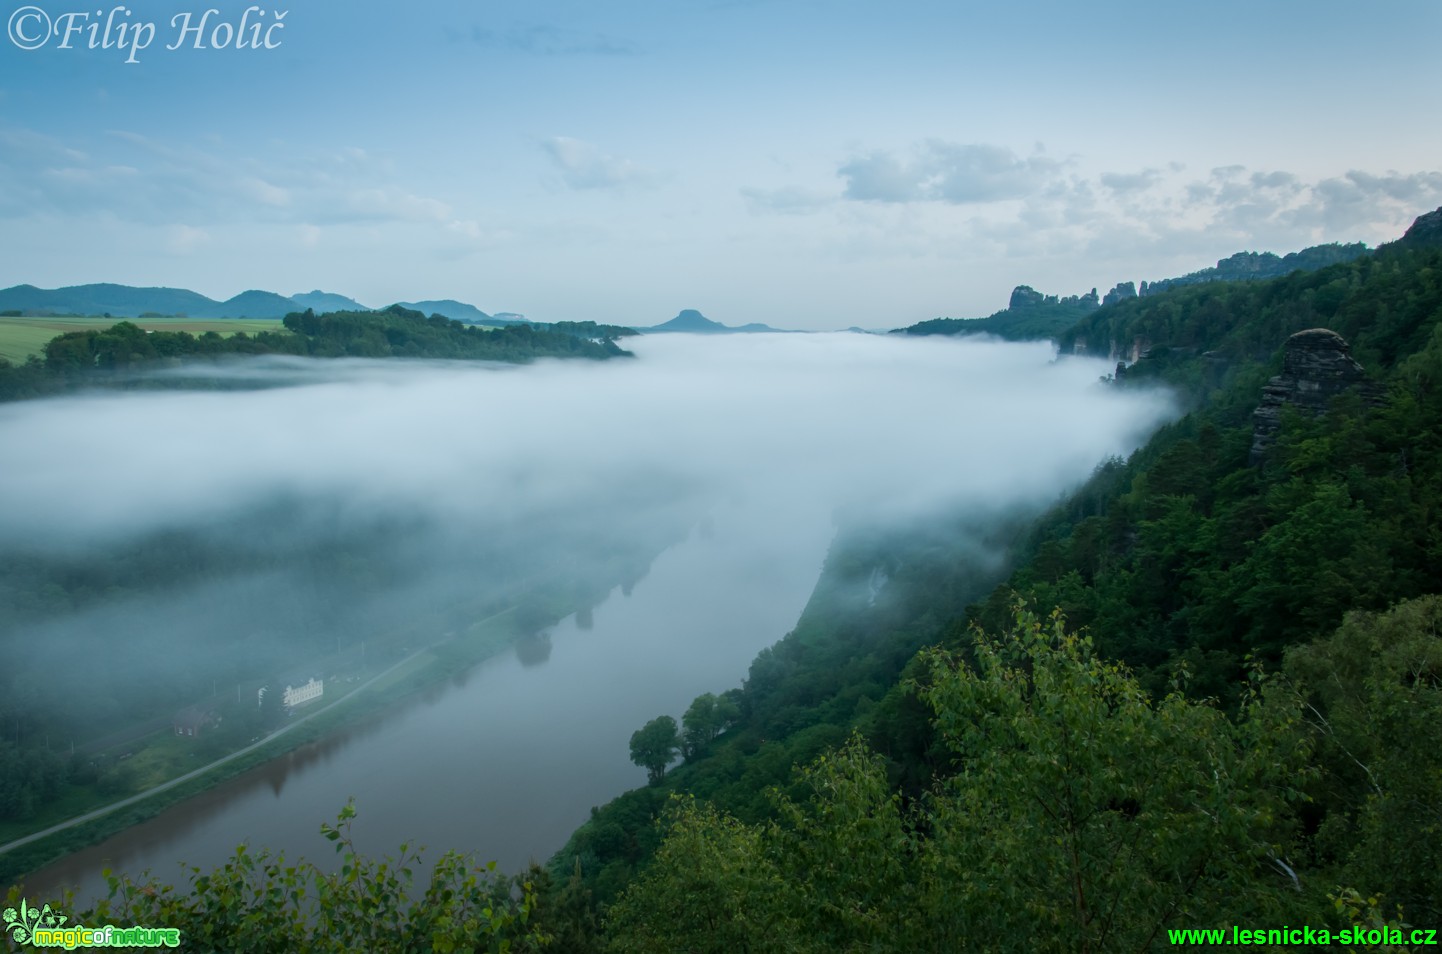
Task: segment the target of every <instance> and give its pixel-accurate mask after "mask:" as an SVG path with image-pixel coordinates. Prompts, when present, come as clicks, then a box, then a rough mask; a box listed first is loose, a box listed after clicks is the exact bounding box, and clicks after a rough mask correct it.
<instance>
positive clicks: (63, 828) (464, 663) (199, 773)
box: [0, 606, 526, 883]
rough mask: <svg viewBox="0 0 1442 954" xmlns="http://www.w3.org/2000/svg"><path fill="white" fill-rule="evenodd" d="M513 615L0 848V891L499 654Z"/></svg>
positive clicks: (511, 632)
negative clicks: (257, 736)
mask: <svg viewBox="0 0 1442 954" xmlns="http://www.w3.org/2000/svg"><path fill="white" fill-rule="evenodd" d="M515 614H516V607H514V606H512V607H509V608H507V609H505V610H502V611H500V612H498V613H494V614H492V615H491V616H489V617H487V618H485V619H482V620H479V621H477V622H475V623H473V624H471V626H470V627H468V628H467V630H466V632H464V633H462V634H458V635H456V636H453V637H450V638H448V639H445V640H443V641H441V642H438V643H435V644H433V645H430V646H427V647H425V648H422V649H419V650H416V651H415V652H413V653H411V654H409V655H408V656H405V657H404V658H402V659H400V660H398V661H397V662H395V663H393V664H391V665H390V666H388V667H386V668H385V669H383V670H382V671H381V672H379V673H377V674H375V675H374V676H372V677H370V678H369V679H368V680H366V681H365V682H364V683H362V684H360V685H358V686H356V687H355V688H354V689H352V690H351V691H350V692H348V693H347V694H346V695H345V696H343V697H341V698H339V699H336V700H335V701H334V702H331V703H329V704H327V705H326V706H325V707H324V708H321V709H317V710H316V711H314V712H311V713H308V714H305V715H303V716H299V717H297V718H296V719H294V720H293V721H291V722H289V723H287V724H286V725H284V726H282V727H280V728H279V729H277V730H276V731H274V732H272V733H271V734H270V735H268V736H266V737H265V738H263V739H261V740H260V741H258V742H254V743H251V744H249V745H247V746H245V747H244V748H241V749H239V750H237V751H235V752H231V753H229V754H227V755H225V756H223V757H221V758H219V759H216V760H215V761H213V762H211V763H209V764H208V765H205V766H202V767H200V768H198V769H194V770H192V771H190V772H187V773H185V774H183V775H181V776H178V777H176V778H173V779H170V780H168V781H165V782H163V783H161V784H159V785H156V786H153V787H151V788H149V789H147V790H145V791H143V792H140V793H137V794H134V795H130V796H127V797H126V798H122V799H119V800H117V801H115V802H112V803H110V804H107V805H104V806H101V807H99V808H95V809H91V810H89V811H87V812H85V813H83V814H79V815H76V816H74V817H72V818H69V819H67V820H65V821H62V822H60V823H58V824H55V825H51V826H49V827H47V828H45V829H42V830H40V831H38V832H34V833H32V834H29V835H25V836H23V837H21V838H17V839H14V840H12V841H10V842H9V843H7V844H4V845H0V883H23V880H24V879H23V876H25V875H28V874H30V873H32V872H34V871H36V870H38V869H40V868H42V867H44V866H45V865H48V864H50V863H52V862H54V861H57V860H58V859H60V858H63V857H64V856H65V855H68V854H70V853H71V852H74V851H78V850H80V849H81V848H85V847H88V846H90V845H94V844H97V843H99V842H101V841H103V840H105V839H106V838H109V837H110V836H112V835H114V834H116V833H117V832H120V831H123V830H124V829H126V828H129V827H131V826H133V825H137V824H139V823H141V822H143V821H146V820H148V819H150V818H154V817H155V816H157V815H159V814H160V813H161V812H163V811H165V810H166V809H168V808H170V807H172V806H174V805H176V804H178V803H180V802H182V801H185V800H186V799H188V798H191V797H193V796H195V795H198V794H200V793H201V792H204V791H206V790H208V789H210V788H213V787H214V786H216V785H219V784H220V783H222V782H224V781H226V780H228V779H231V778H234V777H236V776H238V775H241V774H243V773H245V772H247V771H250V770H251V769H253V768H256V767H257V766H260V765H263V764H264V763H266V762H268V761H270V760H272V759H275V758H277V757H279V756H282V755H285V754H286V753H288V752H292V751H294V750H296V749H298V748H300V747H301V746H304V745H307V744H310V743H313V742H316V741H318V740H320V739H322V738H324V737H325V736H327V735H328V734H330V733H333V732H335V731H336V730H338V729H340V728H343V727H345V726H347V725H350V724H351V723H354V722H356V721H359V720H360V719H362V718H365V717H368V716H373V715H376V714H379V713H381V712H382V711H384V710H386V709H388V708H390V707H392V706H395V705H398V704H400V703H402V702H405V701H407V700H408V699H410V698H412V697H413V696H415V695H416V694H417V693H420V692H422V691H424V690H426V689H429V688H431V687H433V686H435V685H437V684H439V683H442V682H444V681H445V680H446V679H449V678H451V677H452V676H453V675H454V674H455V673H456V672H458V671H461V670H463V669H465V668H467V667H469V666H472V665H475V664H476V663H479V662H482V661H484V660H486V659H489V658H491V657H493V656H496V655H498V654H500V653H501V652H503V651H504V650H506V649H509V648H510V647H511V646H512V645H513V644H514V643H515V642H516V641H517V640H518V639H520V638H521V637H523V636H525V635H526V634H525V633H522V632H520V631H519V629H518V628H517V626H516V621H515V618H514V617H515Z"/></svg>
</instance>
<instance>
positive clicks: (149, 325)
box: [0, 315, 284, 364]
mask: <svg viewBox="0 0 1442 954" xmlns="http://www.w3.org/2000/svg"><path fill="white" fill-rule="evenodd" d="M120 321H130V322H132V323H134V324H137V325H139V326H140V327H142V328H144V329H146V330H148V331H188V332H190V333H191V334H193V335H201V334H204V333H205V332H207V331H214V332H216V333H217V334H220V335H223V336H227V337H228V336H230V335H233V334H235V333H236V332H238V331H244V332H245V333H247V334H255V333H257V332H260V331H283V330H284V328H283V327H282V325H281V322H280V319H279V318H212V319H204V320H203V319H198V318H105V317H97V316H78V315H77V316H71V315H66V316H59V317H56V316H50V317H45V318H13V317H7V318H0V358H4V359H6V360H7V361H10V362H12V363H14V364H21V363H23V362H24V361H25V359H26V358H28V357H29V356H30V355H32V354H35V355H38V354H43V353H44V348H45V343H46V342H47V341H49V340H50V339H51V338H54V337H55V336H56V335H63V334H65V333H66V332H67V331H89V330H91V329H95V330H99V329H102V328H109V327H110V326H111V325H113V324H115V323H117V322H120Z"/></svg>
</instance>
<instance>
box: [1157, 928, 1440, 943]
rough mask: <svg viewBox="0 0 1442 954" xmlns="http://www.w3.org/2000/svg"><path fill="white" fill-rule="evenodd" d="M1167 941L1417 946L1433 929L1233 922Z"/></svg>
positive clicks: (1186, 931)
mask: <svg viewBox="0 0 1442 954" xmlns="http://www.w3.org/2000/svg"><path fill="white" fill-rule="evenodd" d="M1167 940H1168V941H1170V942H1171V943H1172V944H1183V945H1184V944H1222V945H1233V944H1235V945H1239V946H1242V945H1250V944H1258V945H1261V944H1271V945H1277V944H1294V945H1297V946H1299V947H1304V946H1307V945H1312V944H1319V945H1329V944H1365V945H1369V946H1373V947H1380V946H1381V945H1383V944H1413V945H1417V946H1419V947H1424V946H1427V945H1435V944H1436V943H1437V932H1436V931H1435V930H1432V929H1430V928H1415V929H1414V928H1396V927H1377V928H1367V927H1350V928H1344V929H1342V930H1340V931H1332V930H1329V929H1327V928H1311V927H1295V928H1294V927H1287V926H1286V925H1283V926H1282V927H1280V928H1244V927H1238V926H1237V925H1235V924H1233V925H1232V926H1231V928H1230V929H1228V928H1211V929H1208V928H1179V929H1171V930H1168V931H1167Z"/></svg>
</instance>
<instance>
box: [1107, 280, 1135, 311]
mask: <svg viewBox="0 0 1442 954" xmlns="http://www.w3.org/2000/svg"><path fill="white" fill-rule="evenodd" d="M1135 297H1137V286H1136V285H1135V284H1134V283H1132V282H1118V283H1117V287H1115V288H1113V289H1112V290H1111V291H1109V292H1107V294H1106V297H1105V298H1103V299H1102V304H1103V305H1110V304H1112V303H1113V302H1118V301H1126V300H1127V299H1128V298H1135Z"/></svg>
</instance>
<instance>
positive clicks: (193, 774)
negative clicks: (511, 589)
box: [0, 611, 509, 855]
mask: <svg viewBox="0 0 1442 954" xmlns="http://www.w3.org/2000/svg"><path fill="white" fill-rule="evenodd" d="M506 612H509V611H506ZM496 615H500V614H496ZM492 618H494V617H492ZM429 648H430V647H428V646H427V647H422V648H421V649H417V650H416V651H415V652H413V653H411V654H410V655H409V656H406V657H405V658H404V659H401V660H400V661H398V662H396V663H395V664H394V665H391V666H388V667H386V669H384V670H383V671H381V672H379V673H377V674H376V675H374V676H372V677H371V678H369V679H367V680H366V681H365V682H363V683H361V684H360V685H359V686H357V687H356V688H355V691H354V692H348V693H346V694H345V695H344V696H342V697H340V698H339V699H336V700H335V701H334V702H331V703H328V704H327V705H324V706H321V707H320V708H319V709H316V710H315V711H314V712H310V713H308V714H307V715H305V716H302V717H301V718H299V719H296V720H294V721H293V722H288V723H286V724H285V725H283V726H281V727H280V728H279V729H276V730H275V731H274V732H272V733H271V734H270V735H267V736H266V737H265V738H263V739H261V740H260V741H259V742H252V743H251V744H249V745H247V746H246V747H245V748H243V749H236V750H235V751H234V752H231V753H230V754H229V755H225V756H222V757H221V758H218V759H216V760H215V761H214V762H211V763H210V764H209V765H203V766H201V767H200V768H198V769H195V770H194V771H190V772H186V773H185V774H184V775H179V776H177V777H175V778H173V779H171V780H170V781H168V782H161V783H160V784H159V785H156V786H155V787H154V788H148V789H146V790H145V791H143V792H141V793H140V794H138V795H131V796H130V797H129V798H122V799H121V800H120V801H118V802H111V803H110V804H109V805H105V806H103V807H101V808H97V809H95V810H94V811H89V812H86V813H85V814H84V815H76V816H75V817H74V818H71V819H69V820H67V821H63V822H61V823H60V824H58V825H51V826H50V827H49V828H46V829H44V830H43V831H37V832H35V833H33V834H30V835H26V836H25V837H24V838H17V839H16V840H15V841H12V842H10V843H9V844H6V845H0V855H3V854H5V852H7V851H14V850H15V849H16V848H22V847H24V846H25V845H28V844H30V843H31V842H35V841H39V840H40V839H42V838H49V837H50V836H51V835H53V834H55V833H57V832H62V831H65V830H66V829H67V828H74V827H75V826H76V825H83V824H85V823H86V822H88V821H94V820H95V819H97V818H100V817H101V816H103V815H108V814H110V813H111V812H113V811H117V810H119V809H122V808H128V807H130V806H131V805H134V804H136V803H137V802H142V801H144V800H145V799H147V798H149V797H150V796H152V795H158V794H160V793H161V792H164V791H168V790H169V789H172V788H175V786H177V785H184V784H185V783H186V782H189V781H191V780H192V779H197V778H199V777H200V776H202V775H204V774H205V773H206V772H210V771H213V770H215V769H217V768H219V767H220V766H222V765H224V764H226V763H227V762H233V761H234V760H236V759H238V758H240V757H241V756H243V755H248V754H249V753H251V752H254V751H255V750H256V749H258V748H260V747H261V746H263V745H267V744H269V743H271V742H273V741H275V740H276V739H278V738H280V737H281V736H283V735H285V734H286V733H287V732H291V731H294V730H295V729H298V728H300V727H301V726H303V725H305V724H306V723H307V722H309V721H310V720H311V719H314V718H316V717H317V716H321V715H324V714H325V713H327V712H329V711H330V710H332V709H334V708H335V707H336V706H338V705H343V704H344V703H345V702H346V701H347V700H349V699H353V698H355V696H357V695H359V694H360V693H362V692H364V691H365V690H367V689H369V688H370V687H371V686H373V685H375V684H376V683H377V682H379V681H380V680H382V679H384V678H385V677H386V676H389V675H390V674H391V673H393V672H395V671H396V670H397V669H399V668H400V667H402V666H404V665H405V664H406V663H408V662H410V661H411V660H412V659H415V658H416V657H417V656H419V655H420V654H421V653H423V652H426V651H427V650H428V649H429Z"/></svg>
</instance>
